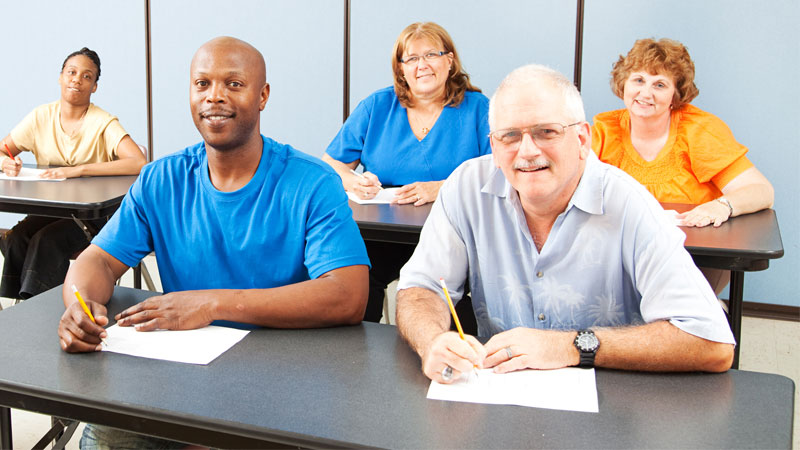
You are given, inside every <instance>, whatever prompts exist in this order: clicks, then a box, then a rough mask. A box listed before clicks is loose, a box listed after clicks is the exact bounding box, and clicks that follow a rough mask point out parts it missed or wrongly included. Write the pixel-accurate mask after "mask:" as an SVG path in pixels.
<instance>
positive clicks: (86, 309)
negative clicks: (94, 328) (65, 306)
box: [72, 284, 97, 323]
mask: <svg viewBox="0 0 800 450" xmlns="http://www.w3.org/2000/svg"><path fill="white" fill-rule="evenodd" d="M72 292H74V293H75V297H78V301H79V302H81V308H83V310H84V311H86V315H87V316H89V318H90V319H92V322H94V323H97V321H96V320H94V316H93V315H92V312H91V311H89V307H88V306H86V302H85V301H83V297H81V293H80V292H78V288H76V287H75V285H74V284H73V285H72Z"/></svg>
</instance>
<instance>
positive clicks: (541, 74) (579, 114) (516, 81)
mask: <svg viewBox="0 0 800 450" xmlns="http://www.w3.org/2000/svg"><path fill="white" fill-rule="evenodd" d="M536 82H547V83H548V84H550V86H552V88H554V89H556V90H557V91H558V92H559V93H560V94H561V96H562V97H563V98H564V109H565V110H566V113H567V114H568V115H569V116H570V119H569V120H570V121H571V122H578V121H581V122H583V121H586V112H584V109H583V100H581V94H580V92H578V89H577V88H576V87H575V85H574V84H572V81H570V80H569V79H567V77H565V76H564V75H562V74H561V73H560V72H558V71H556V70H553V69H551V68H549V67H547V66H543V65H540V64H528V65H527V66H522V67H519V68H517V69H514V70H513V71H512V72H511V73H509V74H508V75H507V76H506V77H505V78H504V79H503V81H502V82H500V86H498V87H497V90H496V91H495V93H494V95H492V98H491V100H489V128H490V129H491V130H492V131H494V130H495V114H496V109H497V106H496V103H497V94H499V93H500V92H502V91H504V90H506V89H510V88H512V87H516V86H519V85H523V84H530V83H536Z"/></svg>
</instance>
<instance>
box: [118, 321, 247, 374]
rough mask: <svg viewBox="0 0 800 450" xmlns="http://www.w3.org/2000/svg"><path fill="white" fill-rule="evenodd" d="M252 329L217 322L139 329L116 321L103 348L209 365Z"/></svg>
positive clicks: (145, 356)
mask: <svg viewBox="0 0 800 450" xmlns="http://www.w3.org/2000/svg"><path fill="white" fill-rule="evenodd" d="M249 332H250V331H248V330H237V329H235V328H228V327H218V326H214V325H209V326H207V327H205V328H198V329H196V330H157V331H136V330H135V329H134V328H133V327H121V326H119V325H116V324H115V325H113V326H110V327H108V328H106V333H108V337H106V338H105V341H106V342H105V344H104V345H103V351H104V352H114V353H123V354H125V355H133V356H141V357H143V358H151V359H163V360H166V361H175V362H182V363H189V364H202V365H206V364H208V363H210V362H211V361H213V360H214V359H216V358H217V356H219V355H221V354H223V353H225V351H226V350H228V349H229V348H231V347H233V345H234V344H236V343H237V342H239V341H241V340H242V339H244V337H245V336H246V335H247V333H249Z"/></svg>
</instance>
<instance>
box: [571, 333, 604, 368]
mask: <svg viewBox="0 0 800 450" xmlns="http://www.w3.org/2000/svg"><path fill="white" fill-rule="evenodd" d="M574 343H575V348H577V349H578V351H579V352H580V354H581V362H580V363H579V364H578V367H594V355H596V354H597V348H598V347H600V341H599V340H597V336H595V335H594V331H592V330H580V331H578V335H577V336H575V342H574Z"/></svg>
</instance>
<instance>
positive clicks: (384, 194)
mask: <svg viewBox="0 0 800 450" xmlns="http://www.w3.org/2000/svg"><path fill="white" fill-rule="evenodd" d="M398 189H400V188H386V189H381V190H380V191H378V195H376V196H375V198H371V199H369V200H364V199H363V198H358V196H357V195H356V194H353V193H352V192H348V193H347V196H348V197H349V198H350V200H352V201H354V202H356V203H358V204H359V205H377V204H382V203H392V200H394V194H395V193H396V192H397V190H398Z"/></svg>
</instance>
